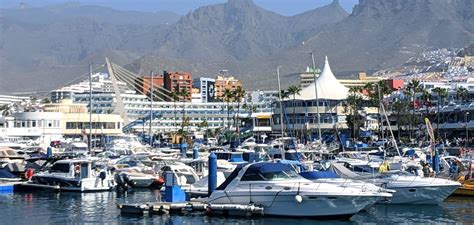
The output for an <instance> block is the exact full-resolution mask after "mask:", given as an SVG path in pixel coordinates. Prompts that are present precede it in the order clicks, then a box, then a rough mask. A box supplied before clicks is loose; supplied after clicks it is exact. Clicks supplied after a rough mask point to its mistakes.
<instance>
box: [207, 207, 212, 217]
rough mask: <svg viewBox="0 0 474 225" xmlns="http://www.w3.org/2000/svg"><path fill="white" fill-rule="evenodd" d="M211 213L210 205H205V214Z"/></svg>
mask: <svg viewBox="0 0 474 225" xmlns="http://www.w3.org/2000/svg"><path fill="white" fill-rule="evenodd" d="M211 214H212V209H211V205H207V207H206V215H211Z"/></svg>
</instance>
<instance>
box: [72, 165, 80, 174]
mask: <svg viewBox="0 0 474 225" xmlns="http://www.w3.org/2000/svg"><path fill="white" fill-rule="evenodd" d="M74 172H76V173H80V172H81V166H80V165H76V166H75V167H74Z"/></svg>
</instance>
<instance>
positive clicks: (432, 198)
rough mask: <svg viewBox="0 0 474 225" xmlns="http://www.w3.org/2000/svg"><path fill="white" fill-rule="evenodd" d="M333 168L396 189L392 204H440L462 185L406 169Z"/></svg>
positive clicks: (356, 178)
mask: <svg viewBox="0 0 474 225" xmlns="http://www.w3.org/2000/svg"><path fill="white" fill-rule="evenodd" d="M332 169H333V171H335V172H336V173H337V174H339V175H340V176H342V177H344V178H350V179H355V180H362V181H365V182H369V183H372V184H375V185H377V186H380V187H382V188H386V189H390V190H394V191H396V192H395V193H394V194H393V197H392V198H391V200H390V201H389V203H390V204H439V203H441V202H443V201H444V200H445V199H446V198H447V197H448V196H449V195H451V194H452V193H453V192H454V191H455V190H456V189H457V188H459V187H460V186H461V184H460V183H459V182H456V181H451V180H447V179H443V178H436V177H421V176H416V175H413V174H411V173H408V172H406V171H389V172H386V173H375V174H368V175H359V174H356V173H354V172H352V171H350V170H349V169H347V168H345V167H344V166H343V165H342V164H338V163H334V164H332Z"/></svg>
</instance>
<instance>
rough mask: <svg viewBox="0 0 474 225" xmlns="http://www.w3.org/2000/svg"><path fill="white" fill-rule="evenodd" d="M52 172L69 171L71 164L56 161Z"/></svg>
mask: <svg viewBox="0 0 474 225" xmlns="http://www.w3.org/2000/svg"><path fill="white" fill-rule="evenodd" d="M50 172H52V173H54V172H56V173H69V164H66V163H56V164H54V165H53V167H51V169H50Z"/></svg>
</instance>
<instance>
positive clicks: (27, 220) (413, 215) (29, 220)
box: [0, 191, 474, 225]
mask: <svg viewBox="0 0 474 225" xmlns="http://www.w3.org/2000/svg"><path fill="white" fill-rule="evenodd" d="M160 198H161V196H160V193H159V192H158V191H137V192H131V193H128V194H126V195H116V194H115V193H114V192H102V193H85V194H80V193H59V194H54V193H39V192H38V193H16V194H0V205H1V210H0V224H44V223H61V224H63V223H107V224H117V223H121V224H128V223H133V224H148V223H154V224H176V225H178V224H183V225H197V224H226V225H227V224H229V225H234V224H235V225H240V224H245V225H247V224H251V225H260V224H275V225H288V224H295V223H298V224H314V223H315V221H314V220H305V219H297V220H295V219H285V218H270V217H268V218H245V219H242V218H224V217H207V216H198V215H193V216H167V215H164V216H150V217H131V216H120V215H119V210H118V209H117V203H142V202H155V201H158V200H159V199H160ZM315 210H317V209H315ZM434 222H441V223H459V222H461V223H474V198H466V197H452V198H449V199H448V200H447V201H445V202H444V203H443V204H441V205H439V206H437V205H376V206H375V207H373V208H371V209H370V210H368V211H367V212H361V213H359V214H357V215H355V216H353V217H352V218H351V220H350V221H324V223H325V224H349V223H374V224H380V223H425V224H426V223H434Z"/></svg>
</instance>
